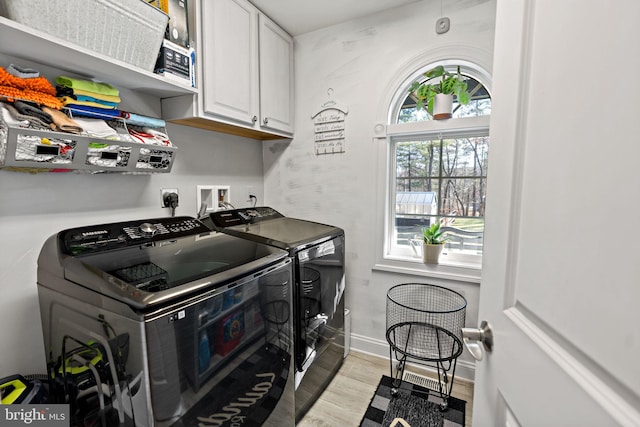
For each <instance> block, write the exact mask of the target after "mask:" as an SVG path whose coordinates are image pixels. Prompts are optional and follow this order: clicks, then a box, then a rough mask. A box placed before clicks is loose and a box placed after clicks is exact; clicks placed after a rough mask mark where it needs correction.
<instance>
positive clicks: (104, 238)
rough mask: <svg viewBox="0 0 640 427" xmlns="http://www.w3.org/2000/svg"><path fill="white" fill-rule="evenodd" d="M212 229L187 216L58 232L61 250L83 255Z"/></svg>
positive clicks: (206, 231) (69, 253)
mask: <svg viewBox="0 0 640 427" xmlns="http://www.w3.org/2000/svg"><path fill="white" fill-rule="evenodd" d="M209 232H210V230H209V228H207V227H206V226H205V225H204V224H202V223H201V222H200V221H198V220H197V219H195V218H191V217H186V216H185V217H171V218H156V219H149V220H140V221H127V222H117V223H113V224H103V225H92V226H88V227H80V228H73V229H69V230H65V231H61V232H60V233H59V234H58V236H59V242H60V245H61V248H62V252H64V253H66V254H68V255H81V254H86V253H95V252H102V251H107V250H111V249H116V248H123V247H127V246H135V245H139V244H141V243H150V242H156V241H159V240H167V239H173V238H177V237H182V236H189V235H193V234H201V233H209Z"/></svg>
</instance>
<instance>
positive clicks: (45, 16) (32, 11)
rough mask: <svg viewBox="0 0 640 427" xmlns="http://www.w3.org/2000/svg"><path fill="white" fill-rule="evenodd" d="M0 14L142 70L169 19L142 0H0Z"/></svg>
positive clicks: (150, 66) (152, 60)
mask: <svg viewBox="0 0 640 427" xmlns="http://www.w3.org/2000/svg"><path fill="white" fill-rule="evenodd" d="M0 15H2V16H4V17H6V18H9V19H11V20H13V21H16V22H19V23H21V24H24V25H26V26H28V27H32V28H34V29H37V30H39V31H42V32H44V33H47V34H50V35H52V36H56V37H59V38H60V39H62V40H65V41H68V42H70V43H73V44H76V45H78V46H81V47H84V48H86V49H89V50H92V51H94V52H97V53H99V54H102V55H106V56H109V57H111V58H114V59H118V60H120V61H123V62H126V63H128V64H131V65H135V66H136V67H139V68H142V69H144V70H147V71H153V67H154V65H155V62H156V59H157V57H158V52H159V51H160V45H161V44H162V39H163V37H164V31H165V28H166V27H167V23H168V21H169V17H168V16H167V15H166V14H165V13H164V12H162V11H161V10H159V9H157V8H155V7H153V6H151V5H149V4H147V3H146V2H145V1H144V0H3V1H0Z"/></svg>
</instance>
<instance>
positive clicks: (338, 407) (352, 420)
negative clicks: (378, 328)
mask: <svg viewBox="0 0 640 427" xmlns="http://www.w3.org/2000/svg"><path fill="white" fill-rule="evenodd" d="M407 371H408V372H413V373H416V374H420V375H424V376H429V377H435V373H434V372H429V371H427V370H425V369H421V368H420V367H415V366H413V365H412V366H407V367H406V368H405V372H407ZM382 375H387V376H389V375H390V367H389V359H388V358H382V357H379V356H374V355H370V354H367V353H362V352H358V351H353V350H352V351H351V352H350V353H349V355H348V356H347V358H346V359H345V361H344V363H343V364H342V367H341V368H340V370H339V371H338V374H337V375H336V377H335V378H334V379H333V380H332V381H331V383H330V384H329V386H328V387H327V389H326V390H325V391H324V393H322V396H320V398H319V399H318V400H317V401H316V403H315V404H314V405H313V406H312V407H311V409H309V411H308V412H307V413H306V415H305V416H304V417H303V418H302V420H300V422H299V423H298V424H297V426H298V427H337V426H340V427H358V426H359V425H360V421H361V420H362V417H363V415H364V413H365V411H366V410H367V407H368V406H369V402H370V401H371V398H372V397H373V394H374V393H375V391H376V387H377V386H378V383H379V382H380V377H381V376H382ZM451 394H452V395H453V396H455V397H457V398H459V399H463V400H465V401H466V402H467V408H466V415H467V416H466V420H465V425H466V426H467V427H471V408H472V407H473V383H472V382H469V381H466V380H462V379H460V378H455V380H454V383H453V391H452V393H451Z"/></svg>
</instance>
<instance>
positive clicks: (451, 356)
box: [386, 283, 467, 411]
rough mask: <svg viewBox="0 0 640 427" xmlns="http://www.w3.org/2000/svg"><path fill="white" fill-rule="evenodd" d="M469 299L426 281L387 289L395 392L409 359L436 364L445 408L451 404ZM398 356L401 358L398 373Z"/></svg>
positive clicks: (388, 326)
mask: <svg viewBox="0 0 640 427" xmlns="http://www.w3.org/2000/svg"><path fill="white" fill-rule="evenodd" d="M466 307H467V301H466V299H465V298H464V297H463V296H462V295H460V294H459V293H457V292H455V291H452V290H450V289H447V288H444V287H441V286H436V285H430V284H426V283H404V284H401V285H396V286H393V287H392V288H391V289H389V291H388V292H387V325H386V326H387V332H386V337H387V342H388V343H389V363H390V367H391V376H392V378H393V388H392V390H391V394H392V396H394V397H395V396H397V395H398V389H399V388H400V387H401V385H402V377H403V374H404V368H405V365H406V363H407V362H408V361H410V362H413V363H417V364H422V365H426V366H430V367H432V368H436V370H437V372H438V387H437V388H438V390H434V391H436V392H438V393H439V394H440V397H441V399H442V403H441V404H440V409H441V410H443V411H444V410H446V409H447V407H448V398H449V397H450V396H451V390H452V388H453V380H454V378H455V372H456V362H457V359H458V356H460V355H461V354H462V328H463V327H464V323H465V315H466ZM394 359H395V360H396V361H397V365H396V369H395V373H394V367H393V365H394Z"/></svg>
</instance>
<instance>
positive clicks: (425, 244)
mask: <svg viewBox="0 0 640 427" xmlns="http://www.w3.org/2000/svg"><path fill="white" fill-rule="evenodd" d="M443 234H444V232H443V231H441V230H440V221H436V222H434V223H433V224H431V226H429V227H425V228H423V229H422V262H424V263H425V264H438V261H439V260H440V254H441V253H442V248H444V244H445V243H446V241H447V240H448V239H447V238H446V237H443Z"/></svg>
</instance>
